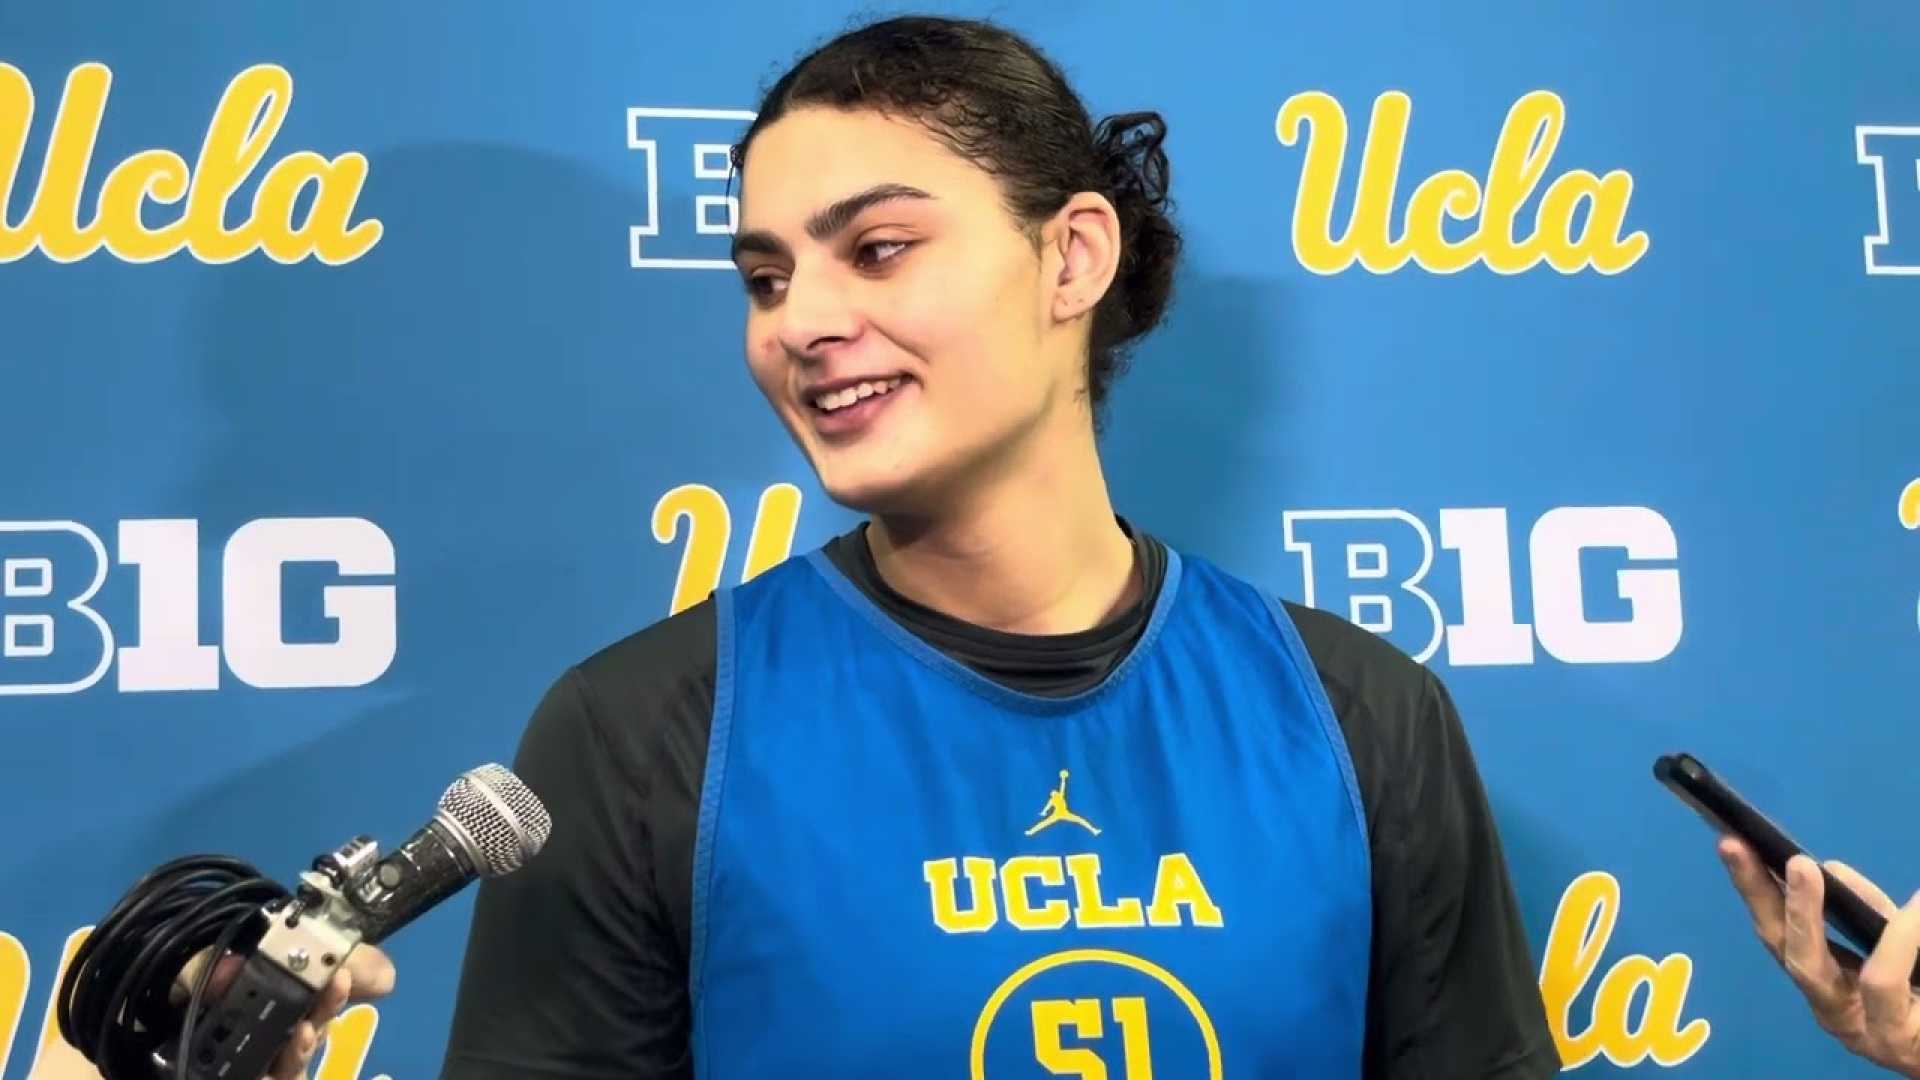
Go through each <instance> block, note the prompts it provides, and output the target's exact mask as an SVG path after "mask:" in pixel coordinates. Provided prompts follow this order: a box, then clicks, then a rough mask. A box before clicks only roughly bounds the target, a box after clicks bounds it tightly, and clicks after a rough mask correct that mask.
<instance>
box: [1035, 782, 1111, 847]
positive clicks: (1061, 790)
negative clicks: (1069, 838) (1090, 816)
mask: <svg viewBox="0 0 1920 1080" xmlns="http://www.w3.org/2000/svg"><path fill="white" fill-rule="evenodd" d="M1063 821H1071V822H1073V823H1074V824H1075V825H1079V826H1081V827H1083V828H1085V829H1086V830H1087V831H1088V832H1090V833H1092V834H1093V835H1095V836H1099V835H1100V830H1099V829H1096V828H1094V827H1093V822H1091V821H1088V820H1087V819H1086V818H1083V817H1081V816H1080V815H1079V814H1076V813H1074V812H1073V811H1071V810H1069V809H1067V770H1065V769H1061V770H1060V786H1059V787H1057V788H1054V789H1053V791H1052V793H1051V794H1049V795H1048V796H1047V805H1046V806H1045V807H1044V808H1043V809H1042V810H1041V811H1040V820H1039V821H1038V822H1036V823H1034V826H1033V828H1031V829H1028V830H1027V835H1028V836H1032V835H1033V834H1034V833H1037V832H1039V831H1040V830H1041V829H1044V828H1046V827H1047V826H1049V825H1058V824H1060V823H1061V822H1063Z"/></svg>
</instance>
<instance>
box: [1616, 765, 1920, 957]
mask: <svg viewBox="0 0 1920 1080" xmlns="http://www.w3.org/2000/svg"><path fill="white" fill-rule="evenodd" d="M1653 775H1654V776H1655V777H1656V778H1658V779H1659V781H1660V782H1661V783H1662V784H1665V785H1666V786H1667V788H1668V789H1669V790H1671V791H1672V792H1673V793H1674V794H1675V795H1677V796H1679V797H1680V800H1681V801H1682V802H1684V803H1686V804H1687V805H1689V806H1691V807H1693V808H1694V810H1695V811H1697V812H1698V813H1699V814H1700V816H1701V817H1703V818H1705V819H1706V821H1707V824H1709V825H1711V826H1713V828H1714V829H1716V830H1717V831H1719V832H1722V833H1727V834H1730V835H1732V836H1736V837H1738V838H1740V840H1742V841H1743V842H1745V843H1746V845H1747V847H1748V848H1749V849H1750V850H1752V851H1753V853H1754V854H1755V855H1757V856H1758V857H1759V859H1760V864H1761V865H1762V866H1764V867H1765V868H1766V869H1767V872H1768V873H1770V874H1772V875H1773V878H1774V881H1775V882H1776V883H1777V884H1778V885H1779V886H1780V887H1781V888H1782V889H1784V888H1785V887H1786V883H1787V862H1788V860H1790V859H1792V858H1793V857H1794V856H1795V855H1806V856H1808V857H1809V858H1812V854H1811V853H1810V852H1808V851H1807V850H1806V849H1805V848H1803V847H1801V846H1800V845H1799V844H1798V843H1795V842H1794V840H1793V839H1792V838H1791V837H1789V836H1788V835H1787V834H1786V832H1785V831H1783V830H1782V829H1781V828H1780V827H1779V826H1778V825H1776V824H1774V823H1773V821H1772V820H1771V819H1769V818H1768V817H1767V816H1766V815H1765V814H1762V813H1761V812H1760V811H1759V810H1757V809H1755V808H1754V806H1753V804H1751V803H1749V802H1747V801H1746V800H1745V799H1743V798H1741V797H1740V795H1739V793H1737V792H1735V791H1734V790H1733V788H1731V787H1729V786H1727V784H1726V782H1725V781H1723V780H1721V779H1720V778H1719V777H1717V776H1715V775H1714V774H1713V773H1712V772H1711V771H1710V770H1708V768H1707V767H1706V766H1705V765H1703V764H1701V763H1700V761H1699V759H1697V758H1695V757H1694V756H1693V755H1691V754H1665V755H1662V756H1661V757H1660V758H1659V760H1657V761H1655V762H1654V764H1653ZM1814 864H1815V867H1816V868H1817V869H1818V870H1819V872H1820V876H1821V878H1822V879H1823V880H1822V884H1823V885H1824V889H1823V893H1824V895H1825V900H1826V902H1825V905H1824V906H1825V912H1826V921H1827V924H1828V925H1829V926H1831V927H1833V928H1834V929H1835V930H1838V931H1839V932H1840V934H1841V936H1843V937H1844V938H1846V940H1847V942H1848V943H1849V944H1851V945H1852V946H1853V948H1854V949H1855V950H1857V952H1856V953H1855V954H1853V955H1851V956H1850V957H1849V959H1850V960H1851V963H1852V965H1853V966H1854V967H1856V968H1857V967H1858V966H1859V965H1860V963H1861V962H1862V959H1863V958H1864V957H1866V956H1868V955H1871V954H1872V952H1873V950H1874V947H1875V946H1877V945H1879V944H1880V935H1881V934H1883V933H1885V932H1886V929H1887V919H1886V916H1884V915H1882V914H1880V912H1879V911H1877V910H1875V909H1874V907H1873V906H1872V905H1871V904H1869V903H1867V901H1866V900H1865V899H1864V898H1862V897H1861V896H1860V894H1859V893H1857V892H1855V891H1854V890H1853V889H1851V888H1849V887H1848V886H1847V885H1846V884H1845V883H1844V882H1842V881H1841V880H1840V879H1838V878H1836V877H1835V876H1834V875H1833V872H1832V871H1830V870H1828V869H1827V868H1826V867H1823V866H1820V865H1819V860H1817V859H1815V860H1814ZM1910 981H1911V983H1912V985H1913V986H1915V987H1916V988H1920V968H1916V971H1915V973H1914V975H1913V978H1912V979H1911V980H1910Z"/></svg>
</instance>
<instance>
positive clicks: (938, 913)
mask: <svg viewBox="0 0 1920 1080" xmlns="http://www.w3.org/2000/svg"><path fill="white" fill-rule="evenodd" d="M963 863H964V870H965V874H966V878H967V884H968V887H969V888H970V889H971V890H972V892H973V900H972V907H971V908H969V909H967V910H964V911H963V910H961V908H960V897H959V888H958V884H957V883H958V880H959V878H960V875H961V872H962V867H963ZM921 877H922V878H923V879H924V880H925V881H926V883H927V890H928V893H929V895H930V898H931V901H932V905H933V921H934V925H936V926H938V927H940V929H942V930H945V931H947V932H948V933H950V934H962V933H979V932H980V931H983V930H988V929H991V928H992V927H993V926H994V925H996V924H997V923H998V922H999V916H1000V912H1001V911H1002V910H1004V911H1005V912H1006V916H1007V922H1008V923H1009V924H1010V925H1012V926H1013V927H1015V928H1016V929H1019V930H1058V929H1060V928H1061V927H1064V926H1066V925H1067V923H1068V922H1069V921H1071V922H1072V923H1073V925H1074V926H1075V927H1078V928H1080V929H1083V930H1093V929H1113V928H1122V927H1136V926H1149V925H1151V926H1207V927H1218V926H1223V925H1225V920H1224V918H1223V917H1222V915H1221V913H1220V908H1219V906H1218V905H1216V904H1215V903H1214V902H1213V898H1212V897H1211V896H1209V895H1207V887H1206V884H1205V883H1204V882H1202V881H1201V880H1200V874H1199V872H1198V871H1196V870H1195V869H1194V867H1193V861H1192V860H1191V859H1189V858H1188V857H1187V856H1186V855H1185V854H1182V853H1178V852H1176V853H1174V854H1171V855H1163V856H1161V857H1160V865H1159V869H1158V872H1157V874H1156V876H1155V879H1154V886H1153V901H1152V904H1151V905H1147V904H1143V903H1142V902H1141V900H1140V899H1139V898H1138V897H1133V896H1123V897H1119V898H1117V899H1115V900H1113V901H1108V900H1107V899H1106V898H1105V897H1104V896H1103V895H1102V894H1101V889H1100V856H1098V855H1095V854H1092V853H1090V852H1083V853H1080V854H1077V855H1069V856H1067V857H1066V859H1065V860H1064V861H1063V860H1062V859H1061V858H1060V857H1059V856H1056V855H1018V856H1015V857H1013V858H1011V859H1008V860H1006V861H1005V862H1004V863H999V864H996V863H995V862H994V861H993V860H992V859H986V858H980V857H977V856H969V857H968V858H966V859H965V860H956V859H951V858H948V859H929V860H928V861H927V862H925V863H923V864H922V866H921ZM1069 877H1071V878H1072V879H1073V892H1072V896H1071V898H1068V897H1064V896H1051V897H1046V898H1045V899H1043V900H1039V901H1036V899H1035V891H1036V890H1037V889H1041V888H1049V889H1058V888H1060V887H1061V886H1063V885H1065V884H1066V883H1067V879H1068V878H1069ZM996 879H997V880H998V883H999V886H1000V889H999V897H998V904H997V905H996V902H995V901H996V897H995V895H994V884H995V881H996ZM1182 908H1184V909H1185V913H1184V915H1183V913H1182V910H1181V909H1182Z"/></svg>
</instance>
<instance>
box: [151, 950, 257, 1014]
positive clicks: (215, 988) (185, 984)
mask: <svg viewBox="0 0 1920 1080" xmlns="http://www.w3.org/2000/svg"><path fill="white" fill-rule="evenodd" d="M212 956H213V950H212V949H202V950H200V951H199V952H197V953H194V954H193V957H192V958H191V959H189V960H188V961H187V963H186V966H185V967H182V968H181V969H180V974H178V975H176V976H174V979H173V985H172V986H170V987H168V988H167V999H168V1000H169V1001H171V1002H172V1003H173V1004H175V1005H180V1004H183V1003H185V1002H186V1000H187V999H188V998H189V997H191V996H193V984H194V982H195V981H196V980H198V979H199V978H200V973H201V972H202V971H204V970H206V966H207V960H208V959H209V958H210V957H212ZM246 963H247V960H246V957H244V956H241V955H239V954H238V953H228V954H226V955H225V956H222V957H221V958H220V962H219V963H218V964H215V965H214V967H213V978H211V979H209V980H208V981H207V992H206V996H207V998H208V999H209V1000H214V1001H217V1000H219V999H220V997H221V995H223V994H225V993H226V992H227V987H229V986H232V985H233V980H234V979H235V978H236V977H237V976H238V975H239V974H240V969H241V968H242V967H245V966H246Z"/></svg>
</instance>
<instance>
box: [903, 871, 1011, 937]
mask: <svg viewBox="0 0 1920 1080" xmlns="http://www.w3.org/2000/svg"><path fill="white" fill-rule="evenodd" d="M964 861H965V864H966V871H967V887H968V888H970V889H971V890H972V891H973V907H971V908H969V909H968V910H966V911H962V910H960V896H959V889H958V888H957V887H956V885H955V882H956V880H957V879H958V877H959V873H960V864H959V863H957V862H955V861H954V860H953V859H929V860H928V861H927V862H926V864H925V865H924V866H923V867H922V868H921V876H922V877H923V878H925V879H926V882H927V891H928V892H929V893H930V894H931V895H932V898H933V924H934V925H935V926H938V927H939V928H940V929H942V930H945V931H946V932H947V933H949V934H977V933H980V932H981V931H984V930H991V929H993V925H994V924H995V923H997V922H999V921H1000V912H999V908H998V906H997V901H996V899H995V897H994V892H993V880H994V866H993V860H992V859H981V858H976V857H973V856H968V857H967V858H966V860H964Z"/></svg>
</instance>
